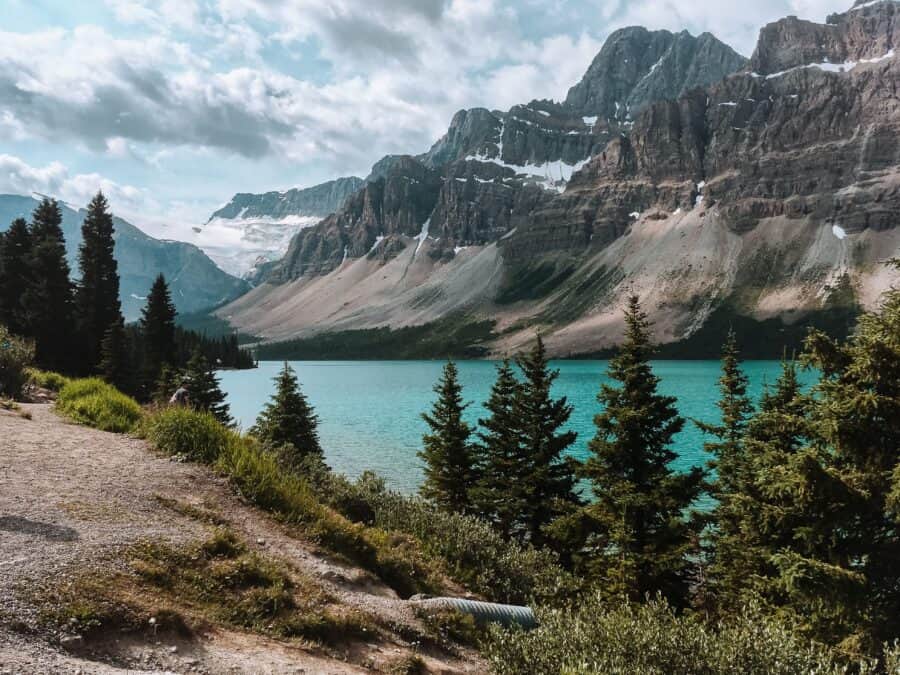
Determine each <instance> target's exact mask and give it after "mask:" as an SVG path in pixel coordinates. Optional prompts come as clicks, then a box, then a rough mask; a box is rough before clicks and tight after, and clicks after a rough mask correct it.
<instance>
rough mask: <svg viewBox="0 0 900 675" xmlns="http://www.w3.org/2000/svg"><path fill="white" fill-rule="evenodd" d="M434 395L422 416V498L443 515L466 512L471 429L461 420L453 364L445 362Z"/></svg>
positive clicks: (471, 472) (471, 460)
mask: <svg viewBox="0 0 900 675" xmlns="http://www.w3.org/2000/svg"><path fill="white" fill-rule="evenodd" d="M434 391H435V393H436V394H437V395H438V398H437V400H436V401H435V402H434V406H433V407H432V410H431V413H430V414H429V413H422V419H424V420H425V422H426V423H427V424H428V427H429V429H430V431H429V433H427V434H425V436H423V437H422V444H423V447H422V450H421V451H420V452H419V457H421V458H422V459H423V460H424V462H425V481H424V483H423V484H422V487H421V488H420V492H421V493H422V496H424V497H425V498H427V499H430V500H432V501H433V502H434V503H435V504H437V505H438V506H440V507H441V508H443V509H445V510H447V511H456V512H459V513H465V512H468V511H469V510H470V508H471V503H470V499H469V490H470V489H471V487H472V479H473V476H474V457H473V452H472V447H471V443H470V440H469V437H470V435H471V433H472V432H471V429H470V428H469V425H468V424H467V423H466V422H465V420H463V411H464V410H465V409H466V407H467V405H468V404H465V403H463V398H462V386H461V385H460V383H459V373H458V371H457V369H456V364H454V363H453V362H452V361H448V362H447V364H446V365H445V366H444V370H443V373H442V375H441V379H440V380H439V381H438V383H437V384H436V385H435V387H434Z"/></svg>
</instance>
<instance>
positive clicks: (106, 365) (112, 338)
mask: <svg viewBox="0 0 900 675" xmlns="http://www.w3.org/2000/svg"><path fill="white" fill-rule="evenodd" d="M100 373H101V374H102V375H103V379H104V380H106V381H107V382H109V383H110V384H111V385H113V386H114V387H116V388H117V389H119V391H124V392H126V393H131V392H132V391H133V389H134V364H133V363H132V362H131V350H130V349H129V344H128V335H127V333H126V332H125V322H124V321H122V320H121V319H120V320H118V321H116V322H115V323H114V324H112V325H111V326H110V327H109V328H107V329H106V334H105V335H104V336H103V342H102V343H101V346H100Z"/></svg>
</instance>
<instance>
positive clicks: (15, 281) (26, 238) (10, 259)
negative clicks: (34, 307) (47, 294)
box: [0, 218, 32, 335]
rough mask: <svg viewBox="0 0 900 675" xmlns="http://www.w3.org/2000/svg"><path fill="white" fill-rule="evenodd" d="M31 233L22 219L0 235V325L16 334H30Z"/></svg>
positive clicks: (14, 222)
mask: <svg viewBox="0 0 900 675" xmlns="http://www.w3.org/2000/svg"><path fill="white" fill-rule="evenodd" d="M31 258H32V254H31V233H30V232H29V231H28V223H26V222H25V219H24V218H16V219H15V220H14V221H13V222H12V224H11V225H10V227H9V229H8V230H7V231H6V232H5V233H2V234H0V324H3V325H4V326H6V327H7V328H9V330H10V332H12V333H15V334H16V335H29V334H30V329H29V325H28V323H29V322H28V310H27V307H26V306H25V304H24V299H25V292H26V290H27V289H28V286H29V285H30V283H31V280H32V279H31V268H30V267H29V262H30V261H31Z"/></svg>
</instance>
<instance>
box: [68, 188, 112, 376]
mask: <svg viewBox="0 0 900 675" xmlns="http://www.w3.org/2000/svg"><path fill="white" fill-rule="evenodd" d="M114 233H115V227H114V225H113V219H112V214H111V213H110V212H109V210H108V204H107V201H106V197H104V196H103V193H102V192H98V193H97V195H96V196H95V197H94V198H93V199H92V200H91V203H90V204H88V208H87V215H86V216H85V218H84V223H83V224H82V226H81V237H82V241H81V246H80V247H79V249H78V264H79V269H80V271H81V280H80V282H79V284H78V293H77V295H76V300H77V306H78V317H79V321H80V323H81V330H82V335H83V338H84V340H85V360H86V363H87V365H88V367H89V368H90V369H91V370H93V369H94V368H95V367H96V366H97V365H98V364H99V363H100V343H101V341H102V340H103V336H104V335H105V334H106V330H107V329H108V328H109V327H110V326H111V325H113V324H114V323H115V322H117V321H119V320H120V319H121V318H122V312H121V306H120V303H119V268H118V264H117V263H116V259H115V257H114V255H113V254H114V251H115V241H114V239H113V234H114Z"/></svg>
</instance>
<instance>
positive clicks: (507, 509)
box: [471, 361, 527, 537]
mask: <svg viewBox="0 0 900 675" xmlns="http://www.w3.org/2000/svg"><path fill="white" fill-rule="evenodd" d="M521 388H522V387H521V385H520V384H519V381H518V380H517V379H516V376H515V374H514V373H513V369H512V366H511V365H510V363H509V361H503V362H502V363H501V364H500V365H498V366H497V380H496V381H495V382H494V385H493V387H492V388H491V395H490V398H489V399H488V401H487V402H486V403H485V408H487V409H488V411H489V412H490V417H488V418H487V419H480V420H478V424H479V425H480V426H481V427H482V428H483V429H484V430H483V431H480V432H479V433H478V436H479V439H480V443H479V444H477V445H476V446H475V448H474V450H475V453H476V461H475V464H476V474H477V480H476V482H475V486H474V487H473V488H472V490H471V499H472V504H473V512H474V513H475V514H477V515H478V516H480V517H482V518H484V519H485V520H487V521H488V522H490V523H491V524H493V525H494V527H495V528H496V529H497V530H498V531H499V532H500V533H501V534H503V535H504V536H507V537H509V536H512V535H513V534H514V533H515V534H516V535H517V536H521V534H522V533H521V527H522V525H523V523H522V517H523V515H524V514H525V513H526V511H527V497H526V493H525V489H524V475H523V474H524V471H523V453H522V432H521V427H520V423H519V422H520V420H519V417H518V414H517V410H516V402H517V401H518V400H519V398H520V397H521Z"/></svg>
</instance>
